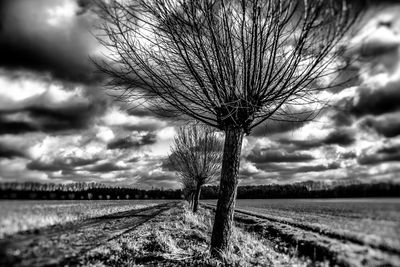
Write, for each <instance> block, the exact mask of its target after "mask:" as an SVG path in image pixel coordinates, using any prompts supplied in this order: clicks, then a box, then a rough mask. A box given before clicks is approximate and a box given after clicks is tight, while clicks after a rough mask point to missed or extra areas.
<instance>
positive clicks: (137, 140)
mask: <svg viewBox="0 0 400 267" xmlns="http://www.w3.org/2000/svg"><path fill="white" fill-rule="evenodd" d="M156 142H157V136H156V135H155V134H154V133H148V134H146V135H144V136H140V137H130V136H128V137H125V138H120V139H116V140H114V141H111V142H110V143H108V145H107V148H108V149H129V148H139V147H142V146H146V145H152V144H155V143H156Z"/></svg>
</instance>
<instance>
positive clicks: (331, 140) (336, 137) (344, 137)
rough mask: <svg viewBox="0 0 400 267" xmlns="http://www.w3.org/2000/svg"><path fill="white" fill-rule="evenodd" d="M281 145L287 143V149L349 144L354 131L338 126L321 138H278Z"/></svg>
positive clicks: (352, 139) (351, 141)
mask: <svg viewBox="0 0 400 267" xmlns="http://www.w3.org/2000/svg"><path fill="white" fill-rule="evenodd" d="M278 142H279V143H280V144H281V145H287V146H289V147H287V148H286V150H287V151H296V150H306V149H310V148H316V147H323V146H325V145H340V146H349V145H351V144H353V143H354V142H355V132H354V131H353V130H351V129H348V128H344V127H343V128H338V129H336V130H334V131H333V132H331V133H329V134H328V136H327V137H325V138H323V139H314V140H292V139H280V140H278Z"/></svg>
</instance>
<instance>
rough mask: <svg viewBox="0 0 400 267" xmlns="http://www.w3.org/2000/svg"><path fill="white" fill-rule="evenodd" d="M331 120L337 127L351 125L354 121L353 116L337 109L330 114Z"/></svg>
mask: <svg viewBox="0 0 400 267" xmlns="http://www.w3.org/2000/svg"><path fill="white" fill-rule="evenodd" d="M328 117H329V118H330V120H331V121H332V122H333V123H334V125H335V126H336V127H346V126H351V125H352V124H353V122H354V119H353V116H349V113H348V112H345V111H344V110H339V109H335V110H333V112H332V113H331V114H328Z"/></svg>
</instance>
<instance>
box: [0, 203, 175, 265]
mask: <svg viewBox="0 0 400 267" xmlns="http://www.w3.org/2000/svg"><path fill="white" fill-rule="evenodd" d="M176 205H177V202H169V203H164V204H160V205H157V206H152V207H148V208H143V209H133V210H129V211H124V212H118V213H114V214H110V215H106V216H101V217H97V218H91V219H87V220H83V221H77V222H71V223H66V224H60V225H54V226H51V227H46V228H41V229H36V230H33V231H29V232H20V233H17V234H15V235H12V236H8V237H6V238H4V239H2V240H0V266H64V265H69V264H68V263H69V262H73V261H74V259H76V258H78V257H79V256H80V255H82V254H85V253H87V252H88V251H90V250H92V249H95V248H96V247H99V246H101V245H102V244H104V243H106V242H109V241H111V240H113V239H116V238H118V237H120V236H121V235H123V234H125V233H128V232H130V231H132V230H134V229H135V228H136V227H138V226H140V225H142V224H144V223H145V222H147V221H149V220H151V219H153V218H154V217H156V216H157V215H159V214H161V213H162V212H164V211H166V210H169V209H171V208H172V207H175V206H176Z"/></svg>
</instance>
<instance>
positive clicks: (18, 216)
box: [0, 200, 165, 238]
mask: <svg viewBox="0 0 400 267" xmlns="http://www.w3.org/2000/svg"><path fill="white" fill-rule="evenodd" d="M164 202H165V201H164ZM157 203H161V202H160V201H157V200H96V201H80V200H76V201H75V200H68V201H59V200H53V201H47V200H38V201H32V200H26V201H25V200H10V201H6V200H4V201H0V218H1V219H0V238H3V237H4V236H5V235H10V234H14V233H16V232H19V231H26V230H32V229H36V228H40V227H45V226H49V225H54V224H58V223H65V222H71V221H76V220H83V219H88V218H93V217H98V216H103V215H107V214H112V213H116V212H121V211H126V210H130V209H140V208H143V207H148V206H152V205H156V204H157Z"/></svg>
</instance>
